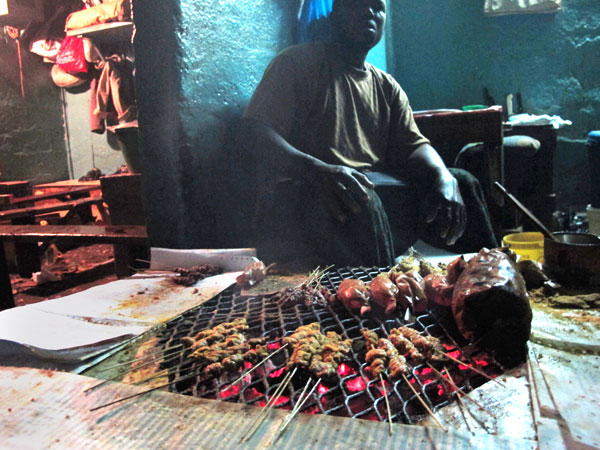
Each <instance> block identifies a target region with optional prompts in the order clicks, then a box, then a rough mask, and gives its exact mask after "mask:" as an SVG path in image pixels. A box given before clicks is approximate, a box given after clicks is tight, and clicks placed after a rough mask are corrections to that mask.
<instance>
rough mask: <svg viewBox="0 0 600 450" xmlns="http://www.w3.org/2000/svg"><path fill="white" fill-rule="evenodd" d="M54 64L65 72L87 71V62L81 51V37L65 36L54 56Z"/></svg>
mask: <svg viewBox="0 0 600 450" xmlns="http://www.w3.org/2000/svg"><path fill="white" fill-rule="evenodd" d="M56 64H58V66H59V67H60V68H61V69H63V70H64V71H66V72H71V73H81V72H84V73H85V72H87V71H88V62H87V61H86V60H85V54H84V51H83V39H81V38H78V37H76V36H67V37H65V38H64V39H63V41H62V43H61V45H60V50H59V51H58V55H57V56H56Z"/></svg>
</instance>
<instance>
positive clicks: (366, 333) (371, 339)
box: [360, 328, 379, 351]
mask: <svg viewBox="0 0 600 450" xmlns="http://www.w3.org/2000/svg"><path fill="white" fill-rule="evenodd" d="M360 332H361V334H362V335H363V337H364V338H365V345H366V347H367V351H369V350H372V349H374V348H376V347H377V345H378V344H379V336H377V333H375V332H374V331H371V330H369V329H368V328H361V329H360Z"/></svg>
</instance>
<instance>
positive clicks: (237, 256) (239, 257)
mask: <svg viewBox="0 0 600 450" xmlns="http://www.w3.org/2000/svg"><path fill="white" fill-rule="evenodd" d="M151 254H152V257H151V262H152V264H151V266H150V268H151V269H155V270H163V269H167V270H170V269H173V268H175V267H191V266H197V265H200V264H214V265H217V266H221V267H222V268H223V272H236V271H240V270H244V268H245V267H246V266H247V265H248V264H250V263H252V262H254V261H258V259H257V258H256V249H255V248H231V249H229V248H228V249H191V250H177V249H172V248H159V247H153V248H152V249H151Z"/></svg>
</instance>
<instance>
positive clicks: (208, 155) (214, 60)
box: [134, 0, 299, 248]
mask: <svg viewBox="0 0 600 450" xmlns="http://www.w3.org/2000/svg"><path fill="white" fill-rule="evenodd" d="M298 6H299V2H297V1H291V0H268V1H256V0H202V1H200V0H181V1H176V0H168V1H164V0H162V1H157V0H145V1H143V2H142V1H138V2H136V3H134V17H135V22H136V27H137V33H136V38H135V42H134V47H135V55H136V83H137V90H138V106H139V121H140V140H141V152H142V159H143V163H144V193H145V198H146V209H147V211H148V214H149V217H148V225H149V230H150V236H151V239H152V243H153V245H157V246H166V247H188V248H190V247H221V246H239V245H244V246H249V245H252V244H253V242H250V240H251V238H250V234H249V224H248V221H249V220H250V218H249V215H250V214H251V205H250V204H249V202H250V200H251V195H250V193H249V192H248V191H249V189H247V188H248V187H250V188H251V187H252V186H249V184H251V183H252V179H251V177H250V176H249V175H251V174H248V173H247V172H249V169H248V167H244V164H240V158H239V155H237V154H236V153H235V150H236V147H235V142H234V136H235V131H236V125H237V122H238V121H239V118H240V116H241V114H242V112H243V110H244V108H245V106H246V104H247V102H248V100H249V98H250V96H251V94H252V92H253V90H254V88H255V87H256V85H257V84H258V81H259V80H260V78H261V76H262V73H263V71H264V69H265V68H266V66H267V64H268V63H269V61H270V60H271V59H272V58H273V56H274V55H275V54H276V53H277V52H279V51H280V50H282V49H283V48H284V47H286V46H288V45H290V44H291V43H292V37H293V36H294V34H293V33H294V27H295V19H296V17H297V13H298ZM157 36H160V38H157ZM244 232H246V233H245V234H244Z"/></svg>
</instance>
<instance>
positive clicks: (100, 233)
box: [0, 225, 148, 310]
mask: <svg viewBox="0 0 600 450" xmlns="http://www.w3.org/2000/svg"><path fill="white" fill-rule="evenodd" d="M6 240H11V241H14V242H15V243H23V244H30V245H32V246H35V247H36V249H37V244H38V243H39V242H56V241H69V242H72V243H75V244H81V245H85V244H113V245H120V246H122V247H124V248H129V247H136V246H138V247H139V246H145V245H148V234H147V230H146V227H145V226H142V225H108V226H104V225H48V226H40V225H0V310H3V309H7V308H12V307H14V306H15V302H14V297H13V294H12V286H11V282H10V275H9V272H8V263H7V261H6V253H5V251H4V241H6ZM36 254H37V252H36ZM130 263H131V261H129V260H127V258H123V257H121V258H119V259H117V258H116V257H115V272H116V274H117V276H119V277H122V276H127V275H130V274H131V272H130V270H129V266H130Z"/></svg>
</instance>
